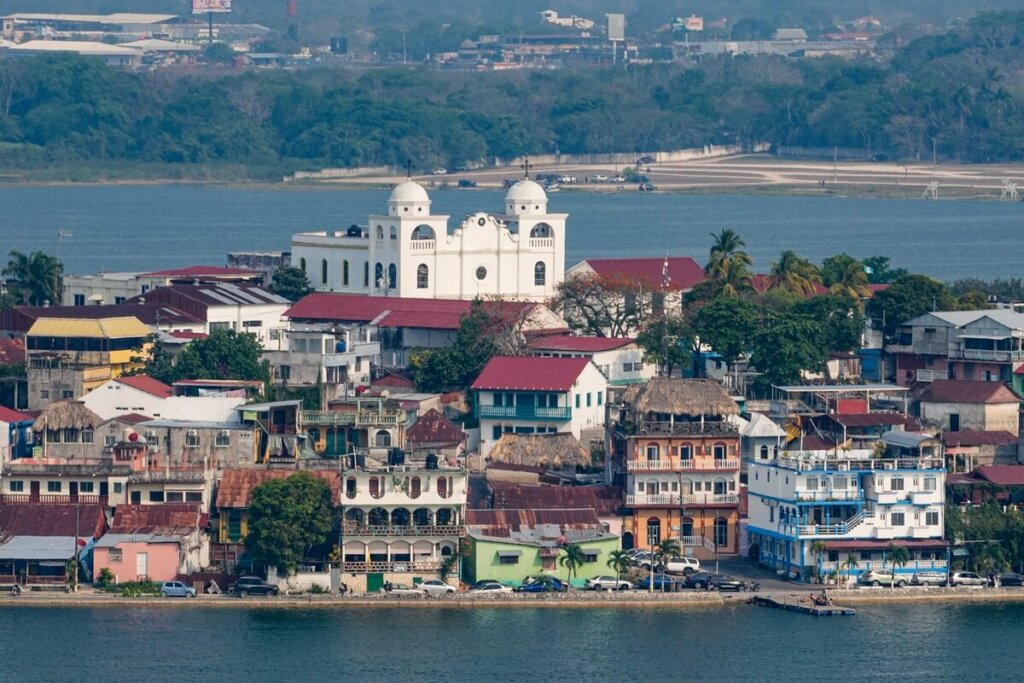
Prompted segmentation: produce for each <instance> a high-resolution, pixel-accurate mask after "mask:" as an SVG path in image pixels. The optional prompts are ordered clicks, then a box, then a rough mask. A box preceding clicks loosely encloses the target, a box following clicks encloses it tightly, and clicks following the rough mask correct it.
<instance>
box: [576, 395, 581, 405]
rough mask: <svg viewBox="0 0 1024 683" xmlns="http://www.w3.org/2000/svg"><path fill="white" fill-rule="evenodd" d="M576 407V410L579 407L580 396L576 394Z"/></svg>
mask: <svg viewBox="0 0 1024 683" xmlns="http://www.w3.org/2000/svg"><path fill="white" fill-rule="evenodd" d="M576 407H577V408H579V407H580V395H579V394H576Z"/></svg>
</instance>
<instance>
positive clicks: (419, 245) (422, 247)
mask: <svg viewBox="0 0 1024 683" xmlns="http://www.w3.org/2000/svg"><path fill="white" fill-rule="evenodd" d="M436 246H437V242H436V241H435V240H412V241H411V242H409V251H410V252H412V253H413V254H422V253H424V252H430V251H434V248H435V247H436Z"/></svg>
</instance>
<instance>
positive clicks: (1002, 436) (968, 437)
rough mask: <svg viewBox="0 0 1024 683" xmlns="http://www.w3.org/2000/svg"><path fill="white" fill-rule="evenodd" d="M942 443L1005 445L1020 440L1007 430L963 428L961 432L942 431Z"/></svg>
mask: <svg viewBox="0 0 1024 683" xmlns="http://www.w3.org/2000/svg"><path fill="white" fill-rule="evenodd" d="M941 436H942V443H943V444H944V445H945V446H946V447H947V448H948V447H950V446H967V447H971V446H1005V445H1009V444H1015V443H1017V442H1018V439H1017V437H1016V436H1014V435H1013V434H1012V433H1010V432H1007V431H991V432H982V431H976V430H968V429H965V430H962V431H959V432H942V434H941Z"/></svg>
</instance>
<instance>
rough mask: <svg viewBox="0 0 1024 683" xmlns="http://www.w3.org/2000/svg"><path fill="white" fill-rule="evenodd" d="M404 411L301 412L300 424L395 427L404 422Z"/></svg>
mask: <svg viewBox="0 0 1024 683" xmlns="http://www.w3.org/2000/svg"><path fill="white" fill-rule="evenodd" d="M402 419H403V418H402V411H400V410H386V411H381V412H377V411H360V412H349V411H341V410H301V411H299V423H300V424H302V425H303V426H310V425H313V426H323V427H378V426H384V427H394V426H396V425H398V424H399V423H400V422H401V421H402Z"/></svg>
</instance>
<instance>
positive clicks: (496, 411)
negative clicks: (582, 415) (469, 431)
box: [477, 405, 572, 420]
mask: <svg viewBox="0 0 1024 683" xmlns="http://www.w3.org/2000/svg"><path fill="white" fill-rule="evenodd" d="M477 416H478V417H489V418H511V419H515V420H571V419H572V408H569V407H568V406H560V407H555V408H541V407H538V406H531V405H522V406H488V405H481V406H477Z"/></svg>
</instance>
